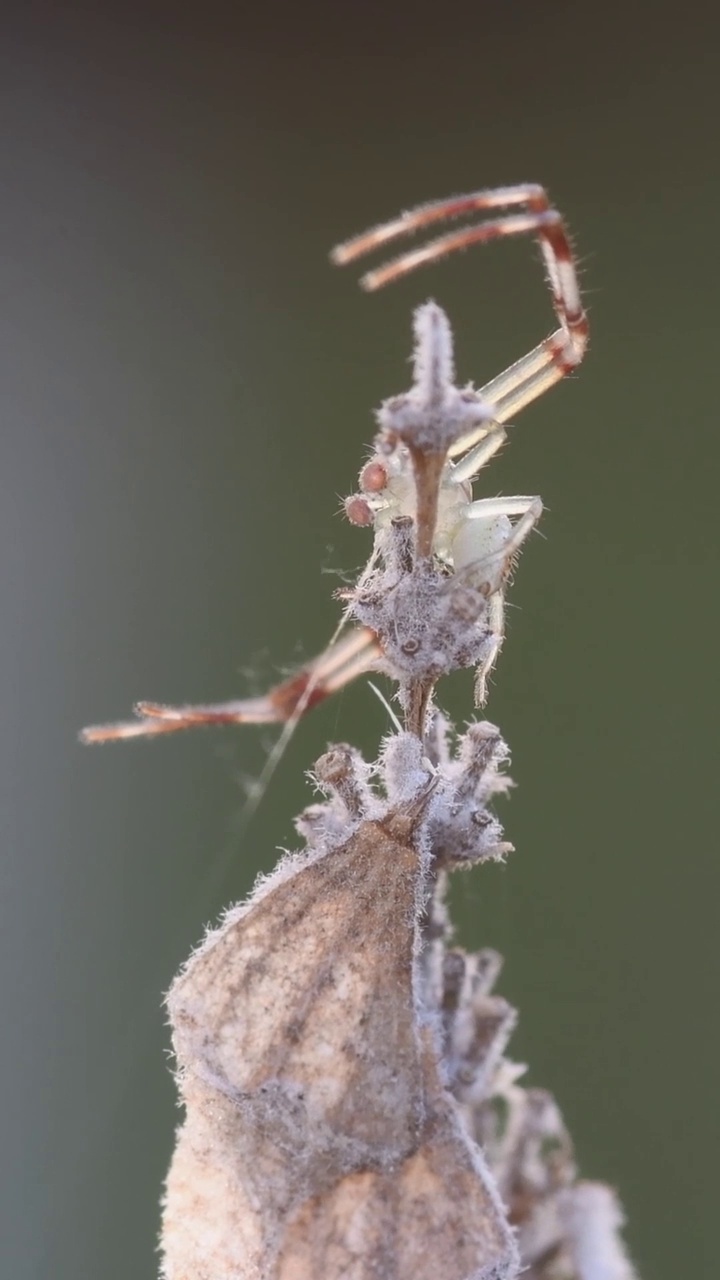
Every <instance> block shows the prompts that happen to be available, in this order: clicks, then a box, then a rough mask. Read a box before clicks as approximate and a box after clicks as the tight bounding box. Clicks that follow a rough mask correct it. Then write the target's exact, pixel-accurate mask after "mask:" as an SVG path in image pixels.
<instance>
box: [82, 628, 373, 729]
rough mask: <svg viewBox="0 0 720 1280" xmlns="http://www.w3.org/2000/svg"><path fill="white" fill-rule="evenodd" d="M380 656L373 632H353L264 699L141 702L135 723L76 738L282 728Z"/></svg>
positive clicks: (104, 727) (122, 722)
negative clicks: (176, 703) (239, 726)
mask: <svg viewBox="0 0 720 1280" xmlns="http://www.w3.org/2000/svg"><path fill="white" fill-rule="evenodd" d="M379 653H380V647H379V645H378V642H377V637H376V636H375V635H374V633H373V632H372V631H370V630H369V629H368V628H367V627H356V628H354V629H353V630H352V631H350V632H349V633H348V634H347V635H345V636H342V637H341V638H340V639H339V640H336V641H335V642H334V643H332V644H330V645H329V646H328V648H327V649H326V650H325V652H324V653H321V654H320V656H319V657H318V658H315V659H314V661H312V662H309V663H308V664H307V665H306V666H304V667H301V668H300V670H299V671H296V672H295V673H294V674H293V675H291V676H289V677H288V679H287V680H283V681H281V683H280V684H278V685H275V686H274V688H272V689H271V690H270V691H269V693H266V694H264V695H263V696H262V697H259V698H245V699H242V700H239V701H235V702H217V703H208V704H205V705H202V704H201V705H198V706H187V707H166V706H163V705H161V704H160V703H156V702H139V703H138V704H137V706H136V707H135V713H136V715H137V716H138V719H137V720H128V721H121V722H120V723H118V724H99V725H90V726H89V727H88V728H87V729H83V730H82V732H81V734H80V738H81V741H83V742H88V743H95V742H115V741H118V740H120V739H124V738H151V737H157V736H158V735H159V734H164V733H177V732H178V731H179V730H181V729H194V728H197V727H199V726H202V725H218V724H286V723H287V722H288V721H290V720H295V719H298V720H299V719H300V717H301V716H302V715H304V714H305V712H306V711H309V710H310V708H311V707H315V706H317V704H318V703H319V702H322V701H323V699H325V698H327V697H329V696H330V694H333V693H336V692H337V691H338V690H339V689H342V688H343V687H344V685H346V684H349V683H350V682H351V681H352V680H355V679H356V678H357V676H360V675H362V674H363V673H364V672H365V671H370V670H372V668H373V667H374V665H375V662H376V660H377V658H378V656H379Z"/></svg>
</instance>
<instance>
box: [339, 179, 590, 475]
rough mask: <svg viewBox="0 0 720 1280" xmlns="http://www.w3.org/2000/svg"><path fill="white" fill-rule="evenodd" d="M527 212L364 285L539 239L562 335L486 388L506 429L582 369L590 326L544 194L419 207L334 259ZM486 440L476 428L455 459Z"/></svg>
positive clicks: (393, 266) (446, 241) (508, 192)
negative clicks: (445, 225)
mask: <svg viewBox="0 0 720 1280" xmlns="http://www.w3.org/2000/svg"><path fill="white" fill-rule="evenodd" d="M523 206H524V211H523V212H521V213H511V214H505V215H504V216H502V217H499V218H493V219H488V220H487V221H486V222H481V223H479V224H478V225H476V226H469V227H465V228H463V229H462V230H460V231H454V232H451V233H450V234H449V235H445V236H440V237H439V238H438V239H436V240H431V241H430V243H429V244H426V245H423V246H422V247H421V248H419V249H415V250H412V251H411V252H409V253H406V254H403V255H402V256H401V257H399V258H395V259H394V260H393V261H392V262H389V263H387V264H386V265H385V266H382V267H379V268H377V269H376V270H375V271H370V272H368V274H367V275H365V276H364V277H363V279H362V281H361V283H362V285H363V286H364V288H366V289H368V290H374V289H380V288H382V287H383V286H384V285H386V284H391V283H392V282H393V281H395V280H398V279H400V277H402V276H404V275H407V274H408V273H409V272H411V271H414V270H415V269H416V268H417V267H419V266H423V265H425V264H427V263H432V262H437V261H438V259H440V258H444V257H446V256H447V255H448V254H450V253H454V252H456V251H457V250H459V249H467V248H469V247H470V245H473V244H487V243H488V242H489V241H491V240H499V239H503V238H506V237H508V236H520V235H532V236H535V237H536V238H537V240H538V241H539V243H540V249H541V251H542V255H543V259H544V262H545V270H546V273H547V278H548V283H549V285H550V291H551V294H552V300H553V308H554V311H555V314H556V316H557V319H558V321H559V328H558V329H556V330H555V331H554V332H553V333H551V334H550V335H549V337H547V338H546V339H545V340H544V342H541V343H540V345H539V346H537V347H535V348H534V349H533V350H532V351H529V352H528V354H527V355H525V356H523V357H522V358H521V359H520V360H518V361H517V362H516V363H515V364H513V365H511V366H510V368H509V369H506V370H505V372H504V373H501V374H499V376H498V377H496V378H493V379H492V381H491V382H488V383H487V384H486V386H484V387H482V388H481V391H480V395H481V396H482V398H483V399H484V400H486V401H487V402H488V405H489V406H490V407H491V408H492V410H493V416H494V418H495V420H496V421H497V422H507V421H508V419H509V418H511V417H512V416H513V414H515V413H517V412H518V411H519V410H520V409H522V408H524V406H525V405H526V404H529V403H530V402H531V401H532V400H535V399H537V397H538V396H541V395H542V394H543V393H544V392H545V391H547V390H548V389H549V388H550V387H551V386H553V385H554V383H556V382H559V381H560V379H561V378H564V377H565V375H566V374H568V373H570V372H571V371H572V370H573V369H575V368H577V366H578V365H579V364H580V361H581V360H582V358H583V355H584V354H585V348H586V347H587V340H588V319H587V315H586V313H585V310H584V308H583V305H582V301H581V298H580V289H579V286H578V279H577V266H576V262H575V257H574V254H573V251H572V247H571V245H570V240H569V237H568V233H567V229H566V227H565V223H564V221H563V218H562V215H561V214H560V213H559V212H558V211H557V209H554V208H553V207H552V206H551V204H550V200H549V198H548V195H547V192H546V191H545V189H544V187H541V186H538V185H537V184H535V183H524V184H521V185H519V186H515V187H498V188H496V189H494V190H488V191H475V192H471V193H470V194H469V195H463V196H454V197H451V198H450V199H448V200H438V201H436V202H435V203H433V204H426V205H420V206H419V207H418V208H416V209H411V210H409V211H408V212H407V213H403V214H401V215H400V217H399V218H396V219H394V220H393V221H392V222H386V223H383V224H381V225H380V226H378V227H374V228H373V229H372V230H371V231H366V232H364V233H363V234H362V235H359V236H355V237H354V238H353V239H352V240H348V241H347V242H346V243H345V244H341V245H338V247H337V248H336V249H335V250H333V254H332V257H333V261H334V262H336V263H338V264H344V263H347V262H352V261H354V260H355V259H356V258H359V257H362V256H363V255H364V254H366V253H370V252H372V251H373V250H374V249H377V248H379V247H380V246H381V245H385V244H387V243H388V242H390V241H391V240H396V239H398V238H400V237H401V236H404V235H408V234H411V233H412V232H415V231H419V230H421V229H422V228H424V227H427V226H431V225H433V224H434V223H436V222H443V221H445V220H447V219H450V218H459V217H463V216H466V215H470V214H473V213H479V212H483V211H485V210H490V209H515V208H518V207H523ZM483 434H484V432H483V429H482V428H478V430H477V431H475V432H473V433H470V434H468V435H466V436H464V437H462V438H460V439H458V440H457V441H455V443H454V444H453V446H452V447H451V449H450V456H451V457H457V456H459V455H460V454H462V453H464V452H465V451H466V450H467V449H468V448H470V446H472V445H474V444H476V443H477V442H478V440H480V439H481V437H482V435H483Z"/></svg>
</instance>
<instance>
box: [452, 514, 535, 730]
mask: <svg viewBox="0 0 720 1280" xmlns="http://www.w3.org/2000/svg"><path fill="white" fill-rule="evenodd" d="M541 512H542V502H541V500H540V498H531V497H508V498H481V499H479V500H478V501H477V502H471V503H470V504H469V506H467V507H466V508H465V510H464V512H463V518H462V529H463V530H465V531H467V530H468V526H469V525H472V522H473V521H476V520H478V521H482V522H484V523H487V525H488V529H489V531H492V530H493V526H495V528H497V524H496V522H497V521H498V520H502V519H507V518H509V517H511V516H519V517H520V518H519V519H518V521H517V523H516V524H514V525H513V526H512V527H511V529H510V531H509V533H507V535H506V536H505V537H503V540H502V543H501V545H500V546H499V547H498V548H497V550H494V551H490V552H489V553H488V554H486V555H482V556H481V557H480V558H478V559H476V560H468V559H467V555H468V551H469V550H470V548H471V546H472V543H470V546H469V547H467V546H466V548H463V551H464V555H463V559H464V563H463V564H462V565H461V566H460V567H459V568H458V570H457V571H458V572H459V574H460V575H461V576H466V577H467V578H468V579H469V580H470V581H472V582H473V583H474V584H476V585H477V584H481V585H480V589H481V590H482V591H483V592H484V593H485V594H486V595H487V597H488V615H487V621H488V639H487V645H486V651H485V654H484V656H483V659H482V662H481V663H480V664H479V665H478V667H477V670H476V676H475V703H476V706H478V707H481V706H483V704H484V703H485V700H486V698H487V682H488V677H489V675H490V672H491V671H492V668H493V666H494V665H495V662H496V661H497V657H498V654H499V653H500V649H501V648H502V643H503V640H504V638H505V586H506V584H507V580H508V578H509V576H510V573H511V571H512V566H513V564H514V561H515V558H516V556H517V553H518V551H519V550H520V547H521V545H522V543H523V542H524V541H525V539H526V538H527V536H528V534H529V533H530V530H531V529H532V528H533V527H534V526H535V524H537V521H538V520H539V518H540V515H541ZM501 527H502V526H501ZM470 533H471V530H470ZM458 549H460V548H459V547H458Z"/></svg>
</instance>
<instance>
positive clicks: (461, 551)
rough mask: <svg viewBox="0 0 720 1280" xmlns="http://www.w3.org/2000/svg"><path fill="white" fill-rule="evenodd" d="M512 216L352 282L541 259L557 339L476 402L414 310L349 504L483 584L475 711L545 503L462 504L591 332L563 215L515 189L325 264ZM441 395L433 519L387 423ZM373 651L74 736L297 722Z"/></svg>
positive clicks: (393, 229)
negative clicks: (506, 602)
mask: <svg viewBox="0 0 720 1280" xmlns="http://www.w3.org/2000/svg"><path fill="white" fill-rule="evenodd" d="M514 209H518V210H520V212H511V213H508V212H504V213H502V214H501V216H499V217H496V218H491V219H487V220H486V221H483V222H480V223H478V224H476V225H471V226H468V227H464V228H463V229H461V230H459V231H454V232H451V233H450V234H447V235H444V236H441V237H440V238H438V239H435V240H432V241H430V242H429V243H428V244H425V245H423V246H422V247H421V248H419V249H416V250H413V251H411V252H409V253H406V254H404V255H402V256H401V257H399V258H396V259H394V260H393V261H391V262H389V263H388V264H386V265H384V266H381V267H379V268H378V269H376V270H374V271H371V272H369V273H368V274H367V275H365V276H364V277H363V279H362V280H361V284H362V286H363V287H364V288H365V289H367V290H371V291H372V290H375V289H379V288H381V287H382V286H384V285H386V284H390V283H392V282H393V281H395V280H397V279H399V278H400V277H401V276H404V275H406V274H408V273H409V272H411V271H414V270H415V269H416V268H417V267H419V266H421V265H424V264H427V263H434V262H436V261H437V260H438V259H440V258H442V257H444V256H446V255H447V254H449V253H453V252H455V251H456V250H459V249H466V248H468V247H469V246H471V245H474V244H484V243H487V242H489V241H491V240H497V239H501V238H504V237H506V236H519V235H532V236H535V237H536V238H537V240H538V241H539V244H540V248H541V251H542V255H543V259H544V263H545V270H546V275H547V279H548V284H549V287H550V291H551V295H552V300H553V307H554V310H555V315H556V317H557V320H558V327H557V328H556V329H555V330H554V331H553V332H552V333H551V334H550V335H549V336H548V337H547V338H545V339H544V341H543V342H541V343H540V344H539V345H538V346H537V347H534V348H533V350H532V351H529V352H528V353H527V355H524V356H522V357H521V359H520V360H518V361H516V363H515V364H513V365H511V366H510V367H509V368H508V369H506V370H505V372H504V373H501V374H499V375H498V376H497V377H496V378H493V379H492V380H491V381H490V382H488V383H487V384H486V385H485V386H483V387H481V388H480V389H479V390H478V391H474V390H472V389H471V388H466V389H464V390H462V389H461V390H458V389H457V388H455V387H454V386H453V385H452V347H451V336H450V330H449V326H448V324H447V320H446V318H445V316H444V313H443V312H442V311H441V309H440V308H439V307H436V306H435V305H434V304H432V303H430V304H427V305H426V306H425V307H421V308H420V309H419V311H418V312H417V313H416V336H417V339H418V345H417V349H416V361H415V382H414V385H413V388H412V390H411V391H410V392H409V393H408V394H407V395H406V396H403V397H395V398H394V399H393V400H390V401H387V402H386V403H385V405H384V406H383V408H382V409H381V412H380V424H381V428H382V429H383V430H384V431H385V433H386V435H387V436H388V438H390V439H391V440H394V447H392V448H390V449H389V451H388V452H387V453H385V452H379V453H377V454H376V455H375V456H373V457H372V458H371V459H370V460H369V462H367V463H366V464H365V466H364V467H363V469H362V471H361V473H360V493H359V494H356V495H354V496H353V497H351V498H349V499H348V500H347V502H346V508H345V509H346V513H347V515H348V517H349V519H350V520H351V521H352V522H353V523H355V524H361V525H373V526H374V528H375V532H376V537H379V536H381V535H382V534H383V532H384V531H386V530H387V529H388V528H389V527H390V525H391V524H392V522H393V520H396V519H397V518H398V517H402V516H408V517H411V518H412V519H413V520H415V521H416V524H417V551H418V553H419V554H421V555H426V556H435V557H436V558H437V559H438V560H439V561H441V562H443V563H444V564H445V565H446V566H447V567H448V569H449V570H452V571H453V572H454V573H455V574H462V575H468V576H469V580H470V581H473V580H474V581H475V584H476V585H481V586H482V589H483V592H484V594H486V595H487V597H488V615H489V616H488V622H489V626H490V630H491V635H492V641H491V644H490V645H489V646H488V654H487V658H484V659H483V662H482V665H481V667H480V670H479V671H478V684H477V698H478V701H479V702H482V701H483V700H484V697H485V688H486V681H487V675H488V672H489V670H490V668H491V666H492V663H493V662H494V660H495V657H496V656H497V652H498V650H499V648H500V644H501V643H502V637H503V590H504V586H505V583H506V580H507V577H508V573H509V571H510V568H511V566H512V563H513V558H514V556H515V553H516V552H517V550H518V548H519V547H520V545H521V543H522V542H523V540H524V539H525V537H526V536H527V534H528V533H529V531H530V529H531V528H532V527H533V525H534V524H535V522H536V521H537V519H538V517H539V515H540V512H541V510H542V504H541V502H540V499H539V498H536V497H509V498H482V499H479V500H476V501H473V498H472V482H473V481H474V480H475V478H476V477H477V475H478V473H479V472H480V470H481V468H482V467H483V466H484V465H485V464H486V463H487V462H488V461H489V460H490V458H491V457H492V456H493V455H494V454H495V453H496V451H497V450H498V448H499V447H500V445H501V444H502V442H503V440H504V439H505V432H504V429H503V426H502V424H503V423H505V422H507V421H508V420H509V419H510V418H511V417H512V416H514V415H515V414H516V413H517V412H519V411H520V410H521V409H523V408H524V407H525V405H527V404H529V403H530V402H531V401H532V400H535V399H537V398H538V396H541V395H542V394H543V393H544V392H545V391H547V390H549V388H550V387H552V386H553V385H554V384H555V383H556V382H558V381H560V379H561V378H563V377H564V376H565V375H566V374H567V373H570V372H571V371H572V370H573V369H575V368H576V367H577V366H578V365H579V363H580V361H581V360H582V358H583V355H584V353H585V348H586V346H587V338H588V321H587V316H586V314H585V311H584V309H583V306H582V302H581V299H580V291H579V288H578V282H577V270H576V264H575V259H574V256H573V253H572V249H571V246H570V242H569V239H568V235H567V231H566V229H565V224H564V222H563V219H562V216H561V215H560V213H559V212H558V211H557V210H556V209H554V208H552V207H551V205H550V202H549V200H548V196H547V194H546V192H545V190H544V188H543V187H540V186H536V185H533V184H525V185H521V186H515V187H502V188H496V189H493V190H488V191H479V192H474V193H471V194H469V195H465V196H457V197H453V198H451V199H449V200H441V201H438V202H437V203H434V204H427V205H421V206H420V207H418V208H416V209H413V210H410V211H409V212H407V213H404V214H402V215H401V216H400V217H399V218H397V219H396V220H394V221H392V222H387V223H384V224H382V225H380V226H378V227H375V228H374V229H373V230H371V231H368V232H365V233H364V234H363V235H360V236H357V237H355V238H354V239H352V240H349V241H347V242H346V243H345V244H342V245H339V246H338V247H337V248H336V249H335V250H334V251H333V254H332V259H333V261H334V262H335V263H336V264H338V265H342V264H345V263H348V262H351V261H354V260H355V259H356V258H359V257H361V256H363V255H364V254H366V253H369V252H371V251H372V250H374V249H377V248H379V247H380V246H382V245H385V244H387V243H388V242H389V241H391V240H395V239H397V238H399V237H401V236H403V235H406V234H409V233H412V232H414V231H418V230H420V229H422V228H424V227H428V226H431V225H432V224H434V223H436V222H443V221H446V220H447V219H450V218H458V217H462V216H465V215H469V214H473V213H477V212H485V211H488V210H505V211H507V210H514ZM443 326H445V328H443ZM442 396H444V397H445V401H444V402H443V405H442V406H441V407H442V409H443V413H444V416H445V419H446V420H447V421H451V422H452V421H454V422H455V423H456V429H455V431H454V434H453V435H452V438H449V439H448V441H447V446H448V447H447V451H446V453H445V454H444V455H443V461H442V470H441V473H440V476H439V482H438V477H436V478H435V482H434V485H433V486H431V488H432V491H433V495H434V496H432V495H431V498H430V500H429V502H430V508H431V509H429V510H425V511H423V510H422V506H423V496H422V492H421V487H418V476H417V473H416V472H415V471H414V469H413V459H412V450H411V449H408V448H407V447H406V446H405V445H403V444H402V443H399V442H398V439H399V438H400V439H401V438H402V432H401V431H400V432H399V431H398V424H402V423H403V422H404V421H405V420H406V419H408V417H409V418H413V415H414V416H415V418H416V419H418V421H420V424H421V426H422V420H423V415H425V416H426V418H428V419H430V418H432V419H433V422H434V424H435V426H436V425H437V419H438V416H439V415H438V414H437V413H436V412H434V411H435V410H437V408H438V397H442ZM458 423H459V426H457V424H458ZM463 424H466V426H464V425H463ZM513 521H516V523H513ZM379 651H380V650H379V643H378V638H377V636H376V635H375V634H374V633H373V632H372V631H371V630H370V629H368V628H366V627H359V628H355V629H354V630H351V631H349V632H348V633H346V634H344V635H342V636H340V637H339V638H337V637H336V638H334V640H333V641H332V642H331V643H330V645H329V646H328V648H327V649H326V650H325V652H324V653H322V654H321V655H320V656H319V657H318V658H316V659H315V660H314V661H313V662H310V663H309V664H308V665H307V666H306V667H304V668H302V669H301V670H299V671H297V672H296V673H295V674H294V675H293V676H291V677H290V678H289V679H287V680H285V681H283V682H282V683H281V684H279V685H277V686H276V687H275V688H273V689H271V690H270V692H269V693H267V694H265V695H264V696H263V697H260V698H252V699H243V700H241V701H233V702H227V703H219V704H210V705H200V706H186V707H166V706H162V705H160V704H157V703H148V702H143V703H139V704H138V705H137V707H136V708H135V710H136V714H137V715H138V717H139V718H138V719H137V720H135V721H130V722H125V723H120V724H111V725H97V726H91V727H90V728H88V729H85V730H84V731H83V735H82V736H83V739H84V740H85V741H86V742H106V741H111V740H114V739H118V738H131V737H140V736H148V735H155V734H162V733H171V732H174V731H176V730H179V729H186V728H191V727H193V726H194V725H202V724H237V723H271V722H282V721H284V722H288V721H294V720H295V719H297V717H298V716H299V715H301V714H302V713H303V712H304V711H306V710H307V709H309V708H310V707H311V706H314V705H315V704H316V703H317V702H319V701H321V700H322V699H323V698H325V697H327V696H329V695H330V694H331V693H334V692H335V691H337V690H338V689H340V688H342V687H343V686H344V685H345V684H347V683H349V682H350V681H351V680H353V679H355V678H356V677H357V676H359V675H361V674H363V673H364V672H366V671H368V670H370V669H371V668H372V667H373V666H374V665H375V664H376V663H377V659H378V655H379Z"/></svg>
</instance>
